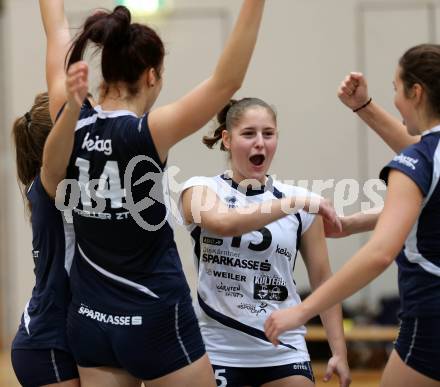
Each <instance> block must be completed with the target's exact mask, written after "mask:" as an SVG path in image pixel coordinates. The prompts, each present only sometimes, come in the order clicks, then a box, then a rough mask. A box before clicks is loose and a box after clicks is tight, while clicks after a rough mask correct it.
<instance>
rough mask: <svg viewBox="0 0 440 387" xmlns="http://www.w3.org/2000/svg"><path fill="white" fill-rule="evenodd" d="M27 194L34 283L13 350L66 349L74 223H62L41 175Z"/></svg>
mask: <svg viewBox="0 0 440 387" xmlns="http://www.w3.org/2000/svg"><path fill="white" fill-rule="evenodd" d="M27 197H28V199H29V202H30V204H31V208H32V215H31V223H32V235H33V238H32V254H33V257H34V261H35V268H34V273H35V286H34V288H33V290H32V297H31V299H30V300H29V302H28V303H27V305H26V307H25V311H24V313H23V315H22V318H21V323H20V326H19V328H18V332H17V335H16V336H15V339H14V342H13V344H12V349H47V348H51V349H61V350H65V351H66V350H67V349H68V346H67V340H66V315H67V306H68V304H69V302H70V298H71V296H70V290H69V279H68V270H69V269H70V265H71V261H72V257H73V249H74V242H75V237H74V233H73V226H72V225H69V224H66V223H64V222H63V217H62V215H61V212H60V211H58V209H57V208H56V207H55V203H54V201H53V200H52V199H51V198H50V197H49V196H48V194H47V193H46V191H45V190H44V188H43V186H42V184H41V180H40V176H37V177H36V178H35V180H34V182H33V183H32V186H31V187H30V189H29V191H28V193H27Z"/></svg>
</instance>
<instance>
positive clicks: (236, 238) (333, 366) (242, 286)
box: [181, 98, 350, 387]
mask: <svg viewBox="0 0 440 387" xmlns="http://www.w3.org/2000/svg"><path fill="white" fill-rule="evenodd" d="M217 118H218V121H219V124H220V126H219V127H218V128H217V129H216V131H215V133H214V136H213V137H212V138H210V137H205V138H204V143H205V144H206V145H207V146H208V147H210V148H212V146H213V145H214V144H215V143H217V142H218V141H220V140H221V141H222V143H221V149H222V150H227V151H228V152H229V156H230V162H231V171H228V172H227V173H224V174H221V175H218V176H214V177H194V178H192V179H190V180H188V181H187V182H186V183H185V185H184V189H183V191H182V196H181V208H182V213H183V216H184V219H185V222H186V223H187V224H188V228H189V230H190V232H191V236H192V238H193V242H194V257H195V261H196V266H197V269H198V295H197V298H198V317H199V321H200V325H201V329H202V334H203V338H204V341H205V345H206V347H207V352H208V354H209V357H210V360H211V363H212V364H213V367H214V371H215V375H216V378H217V383H218V385H221V386H223V387H225V386H227V387H232V386H234V387H238V386H273V387H278V386H313V385H314V378H313V372H312V370H311V367H310V357H309V354H308V352H307V347H306V343H305V339H304V335H305V332H306V329H305V327H304V326H303V327H300V328H299V329H296V330H295V331H290V332H287V333H286V334H285V335H283V336H282V337H281V345H279V346H278V347H276V348H275V347H274V346H272V345H271V343H270V342H269V341H268V339H267V338H266V336H265V334H264V328H263V324H264V321H265V320H266V318H267V316H268V315H269V314H270V313H272V312H273V311H276V310H278V309H280V308H285V307H289V306H293V305H297V304H298V303H300V302H301V300H300V298H299V296H298V294H297V291H296V283H295V278H294V277H295V276H294V268H295V261H296V258H297V253H298V251H299V250H300V251H301V253H302V256H303V258H304V261H305V264H306V267H307V270H308V273H309V279H310V283H311V286H312V288H315V287H317V286H319V285H320V284H321V283H322V282H323V281H325V280H326V279H327V278H328V277H330V275H331V271H330V266H329V262H328V254H327V247H326V243H325V238H324V231H323V224H322V220H321V217H320V216H314V215H311V214H309V213H306V212H305V211H304V210H298V205H300V204H301V200H300V197H303V198H305V200H304V201H303V204H305V209H307V210H310V208H309V205H310V203H309V201H310V199H311V197H312V196H311V194H310V193H309V192H307V191H306V190H304V189H302V188H299V187H294V186H290V185H286V184H282V183H281V182H279V181H276V180H273V179H272V178H271V177H270V176H268V175H267V171H268V169H269V167H270V164H271V161H272V158H273V156H274V154H275V151H276V147H277V142H278V132H277V125H276V114H275V112H274V110H273V109H272V108H271V107H270V106H269V105H268V104H267V103H265V102H264V101H262V100H259V99H256V98H245V99H242V100H240V101H231V103H230V104H229V105H227V106H226V107H225V108H224V109H223V110H222V111H221V112H220V113H219V114H218V116H217ZM280 199H281V200H280ZM321 317H322V321H323V324H324V327H325V329H326V331H327V334H328V338H329V344H330V347H331V350H332V353H333V357H332V358H331V359H330V361H329V364H328V369H327V373H326V376H325V378H326V379H329V378H330V377H331V375H332V373H334V372H336V373H338V374H339V377H340V382H341V386H348V385H349V384H350V373H349V369H348V365H347V353H346V346H345V341H344V335H343V330H342V317H341V310H340V307H339V306H336V307H334V308H332V309H330V310H328V311H327V312H325V313H323V314H322V315H321Z"/></svg>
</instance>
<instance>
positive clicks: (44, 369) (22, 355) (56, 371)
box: [11, 349, 79, 387]
mask: <svg viewBox="0 0 440 387" xmlns="http://www.w3.org/2000/svg"><path fill="white" fill-rule="evenodd" d="M11 360H12V367H13V368H14V372H15V375H16V376H17V379H18V381H19V382H20V384H21V385H22V386H24V387H37V386H44V385H46V384H53V383H60V382H64V381H67V380H71V379H77V378H78V377H79V376H78V369H77V367H76V363H75V360H74V359H73V357H72V355H71V354H70V353H68V352H65V351H60V350H58V349H13V350H12V351H11Z"/></svg>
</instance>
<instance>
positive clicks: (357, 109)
mask: <svg viewBox="0 0 440 387" xmlns="http://www.w3.org/2000/svg"><path fill="white" fill-rule="evenodd" d="M372 100H373V98H372V97H370V99H369V100H368V101H367V102H365V103H364V104H363V105H362V106H359V107H358V108H356V109H353V113H357V112H358V111H359V110H362V109H363V108H364V107H367V106H368V105H369V104H370V103H371V101H372Z"/></svg>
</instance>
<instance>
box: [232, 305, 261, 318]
mask: <svg viewBox="0 0 440 387" xmlns="http://www.w3.org/2000/svg"><path fill="white" fill-rule="evenodd" d="M267 306H268V304H266V303H265V302H260V303H259V304H258V305H255V304H246V303H241V304H240V305H237V308H238V309H242V310H247V311H248V312H250V313H252V314H255V315H256V316H257V317H258V316H259V315H260V314H261V313H263V312H264V314H267V310H266V308H267Z"/></svg>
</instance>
